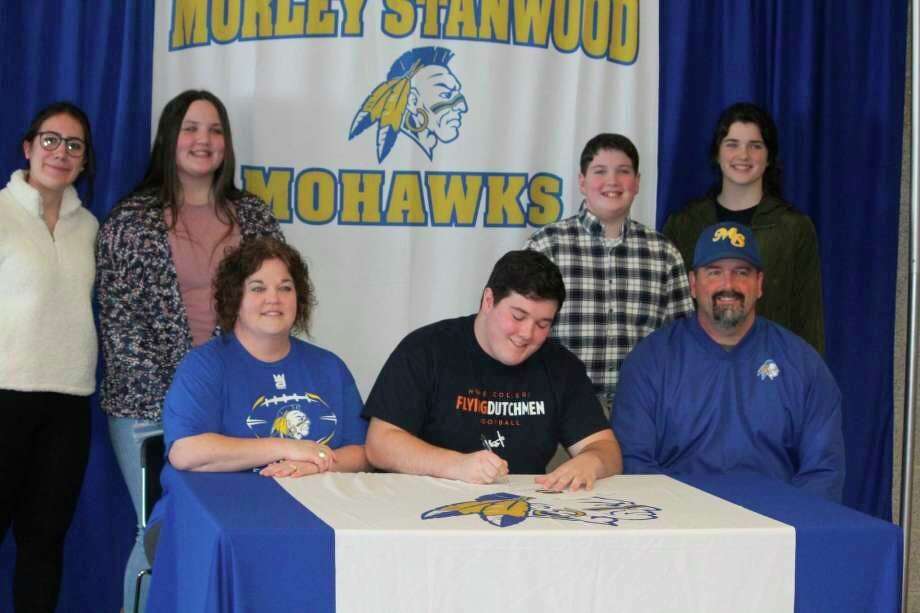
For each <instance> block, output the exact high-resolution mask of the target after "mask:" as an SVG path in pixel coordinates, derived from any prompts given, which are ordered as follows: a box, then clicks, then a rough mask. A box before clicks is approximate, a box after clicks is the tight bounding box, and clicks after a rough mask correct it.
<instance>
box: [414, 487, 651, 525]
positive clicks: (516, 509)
mask: <svg viewBox="0 0 920 613" xmlns="http://www.w3.org/2000/svg"><path fill="white" fill-rule="evenodd" d="M553 493H559V492H553ZM659 511H661V509H659V508H658V507H652V506H648V505H644V504H636V503H635V502H632V501H630V500H621V499H619V498H606V497H604V496H589V497H586V498H580V499H577V500H572V501H568V504H567V505H566V506H562V505H556V504H551V503H547V502H544V501H540V500H537V499H536V498H535V497H533V496H522V495H520V494H512V493H509V492H496V493H494V494H486V495H484V496H480V497H478V498H476V499H475V500H466V501H464V502H456V503H453V504H448V505H444V506H442V507H437V508H435V509H431V510H428V511H425V512H424V513H422V519H442V518H446V517H459V516H463V515H478V516H479V518H480V519H482V520H483V521H485V522H487V523H490V524H492V525H493V526H496V527H498V528H507V527H509V526H514V525H517V524H519V523H521V522H523V521H525V520H527V519H528V518H537V519H552V520H556V521H576V522H581V523H586V524H597V525H604V526H618V525H619V523H620V521H622V520H649V519H658V512H659Z"/></svg>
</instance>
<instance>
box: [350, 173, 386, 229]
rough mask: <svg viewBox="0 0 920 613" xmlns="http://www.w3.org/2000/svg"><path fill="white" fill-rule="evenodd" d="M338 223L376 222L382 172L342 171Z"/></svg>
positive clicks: (379, 207)
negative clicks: (340, 204)
mask: <svg viewBox="0 0 920 613" xmlns="http://www.w3.org/2000/svg"><path fill="white" fill-rule="evenodd" d="M340 179H341V182H342V207H341V209H340V210H339V223H354V224H362V223H364V224H378V223H380V213H381V202H380V195H381V187H382V186H383V173H382V172H342V173H341V174H340Z"/></svg>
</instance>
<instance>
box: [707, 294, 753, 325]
mask: <svg viewBox="0 0 920 613" xmlns="http://www.w3.org/2000/svg"><path fill="white" fill-rule="evenodd" d="M719 298H734V299H736V300H737V301H738V302H737V303H736V304H731V305H728V304H718V301H719ZM744 316H745V312H744V294H740V293H738V292H733V291H731V290H725V291H723V292H718V293H715V294H713V295H712V319H713V320H714V321H715V324H716V325H717V326H719V327H720V328H722V329H723V330H734V329H735V328H737V327H738V324H740V323H741V322H742V321H744Z"/></svg>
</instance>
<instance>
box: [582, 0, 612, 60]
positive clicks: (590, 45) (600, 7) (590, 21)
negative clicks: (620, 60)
mask: <svg viewBox="0 0 920 613" xmlns="http://www.w3.org/2000/svg"><path fill="white" fill-rule="evenodd" d="M609 41H610V0H586V1H585V14H584V24H583V27H582V46H583V47H584V49H585V55H588V56H589V57H603V56H605V55H606V54H607V43H608V42H609Z"/></svg>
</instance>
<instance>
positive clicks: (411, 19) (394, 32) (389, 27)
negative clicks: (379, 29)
mask: <svg viewBox="0 0 920 613" xmlns="http://www.w3.org/2000/svg"><path fill="white" fill-rule="evenodd" d="M414 29H415V7H414V6H413V5H412V3H411V2H410V1H409V0H384V3H383V31H384V33H385V34H389V35H390V36H397V37H403V36H408V35H409V34H411V33H412V30H414Z"/></svg>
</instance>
